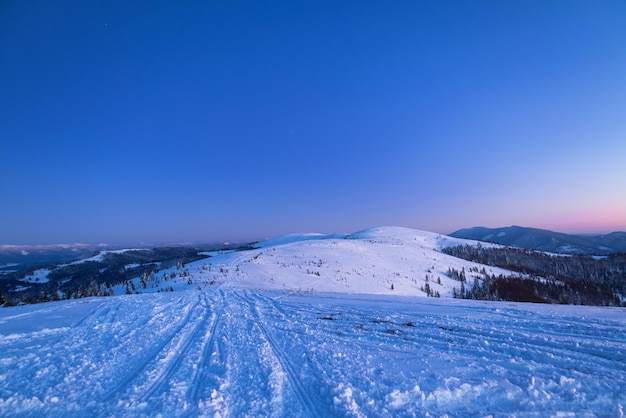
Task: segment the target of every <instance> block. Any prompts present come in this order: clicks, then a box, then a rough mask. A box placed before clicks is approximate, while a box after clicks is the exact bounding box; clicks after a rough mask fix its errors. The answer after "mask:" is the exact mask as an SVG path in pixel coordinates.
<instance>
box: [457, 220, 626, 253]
mask: <svg viewBox="0 0 626 418" xmlns="http://www.w3.org/2000/svg"><path fill="white" fill-rule="evenodd" d="M450 236H451V237H455V238H463V239H471V240H477V241H484V242H492V243H496V244H501V245H508V246H511V247H517V248H525V249H530V250H537V251H546V252H549V253H556V254H590V255H608V254H613V253H624V252H626V232H611V233H610V234H604V235H572V234H564V233H561V232H554V231H549V230H546V229H537V228H527V227H522V226H515V225H514V226H508V227H504V228H485V227H481V226H478V227H474V228H467V229H460V230H458V231H456V232H453V233H452V234H450Z"/></svg>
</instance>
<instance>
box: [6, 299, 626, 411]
mask: <svg viewBox="0 0 626 418" xmlns="http://www.w3.org/2000/svg"><path fill="white" fill-rule="evenodd" d="M0 334H1V335H0V416H36V415H40V416H157V415H158V414H162V416H211V417H214V416H222V417H225V416H230V417H241V416H254V417H257V416H285V417H298V416H301V417H309V416H311V417H312V416H316V417H328V416H357V417H364V416H368V417H369V416H402V417H405V416H406V417H413V416H416V417H421V416H445V415H447V416H537V417H546V416H605V417H606V416H615V417H618V416H621V414H622V406H623V405H625V404H626V310H624V309H623V308H596V307H579V306H550V305H534V304H512V303H484V302H475V301H465V300H463V301H462V300H456V299H427V298H419V297H399V296H387V295H341V294H311V293H296V292H279V291H269V290H265V291H261V290H258V291H256V290H235V289H210V290H188V291H181V292H173V293H152V294H143V295H128V296H117V297H109V298H89V299H81V300H72V301H62V302H51V303H46V304H40V305H29V306H20V307H13V308H6V309H2V310H0Z"/></svg>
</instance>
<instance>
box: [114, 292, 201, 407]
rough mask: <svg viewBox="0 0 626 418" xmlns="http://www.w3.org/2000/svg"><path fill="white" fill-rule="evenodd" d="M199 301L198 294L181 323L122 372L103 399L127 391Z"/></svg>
mask: <svg viewBox="0 0 626 418" xmlns="http://www.w3.org/2000/svg"><path fill="white" fill-rule="evenodd" d="M201 301H202V297H201V296H200V295H198V299H197V300H196V302H195V303H194V305H193V306H191V307H190V308H189V310H188V311H187V313H186V315H185V317H184V318H183V320H182V321H181V323H180V324H179V325H178V326H176V327H175V328H174V330H173V331H172V332H171V333H170V334H169V335H167V336H166V337H165V338H164V340H163V341H162V342H161V343H160V344H156V345H155V346H154V347H153V349H152V350H150V351H149V352H148V354H146V356H145V357H144V358H143V360H142V361H140V362H139V363H138V364H136V365H135V366H134V367H131V369H130V370H128V371H127V372H126V373H125V374H124V376H123V380H122V381H121V382H120V383H118V384H117V385H115V386H114V387H113V388H112V389H110V390H109V391H108V392H106V394H105V395H104V396H103V400H105V401H111V400H114V399H115V398H116V397H117V398H119V395H122V394H124V393H125V392H127V391H128V388H129V386H130V385H131V382H132V381H133V380H134V379H135V378H136V377H137V376H139V375H140V374H141V372H142V371H145V370H146V369H147V368H148V366H149V365H150V363H151V362H153V361H155V358H156V357H157V356H158V354H159V353H160V352H162V351H163V350H164V349H165V347H166V346H167V345H168V344H169V343H171V342H172V340H174V339H175V338H176V336H177V335H178V334H179V333H180V332H181V331H182V329H183V328H185V326H187V325H189V323H190V321H191V316H192V314H193V312H194V311H195V310H196V309H197V308H198V306H199V305H200V304H201Z"/></svg>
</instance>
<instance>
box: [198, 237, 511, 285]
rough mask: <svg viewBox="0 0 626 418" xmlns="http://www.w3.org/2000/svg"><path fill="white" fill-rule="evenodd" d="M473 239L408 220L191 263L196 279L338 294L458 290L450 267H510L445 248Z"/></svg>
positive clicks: (275, 242)
mask: <svg viewBox="0 0 626 418" xmlns="http://www.w3.org/2000/svg"><path fill="white" fill-rule="evenodd" d="M465 242H468V241H466V240H461V239H456V238H450V237H445V236H442V235H438V234H435V233H431V232H425V231H419V230H415V229H410V228H402V227H376V228H371V229H367V230H364V231H360V232H357V233H354V234H349V235H343V234H337V235H322V234H298V235H288V236H285V237H279V238H274V239H271V240H267V241H263V242H260V243H258V244H257V245H256V248H254V249H251V250H247V251H238V252H231V253H224V254H215V255H214V257H211V258H208V259H206V260H200V261H197V262H195V263H192V264H191V265H189V266H188V269H189V273H190V274H191V276H192V280H191V281H192V282H193V283H194V285H197V283H205V284H206V283H211V284H212V285H217V286H223V287H234V288H254V289H283V290H300V291H317V292H336V293H360V294H396V295H418V296H426V295H428V296H442V297H446V296H447V297H451V296H452V295H453V294H454V292H455V289H456V291H458V290H459V289H460V286H461V283H459V282H458V281H457V280H454V279H453V278H451V277H450V275H449V274H448V271H449V269H450V268H453V269H455V270H458V271H461V270H466V271H467V277H468V280H471V279H472V274H475V277H479V276H480V275H479V273H478V272H479V270H482V269H483V268H486V270H487V271H488V272H489V274H491V273H494V274H496V275H497V274H509V273H510V272H509V271H506V270H503V269H499V268H496V267H487V266H483V265H480V264H477V263H472V262H469V261H465V260H461V259H459V258H455V257H452V256H449V255H447V254H444V253H442V252H441V251H440V249H441V248H442V247H444V246H448V245H457V244H460V243H465Z"/></svg>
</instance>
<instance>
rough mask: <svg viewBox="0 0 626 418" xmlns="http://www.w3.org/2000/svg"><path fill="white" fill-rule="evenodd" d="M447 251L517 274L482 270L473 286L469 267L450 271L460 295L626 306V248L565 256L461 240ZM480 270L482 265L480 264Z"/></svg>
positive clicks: (445, 250) (456, 293)
mask: <svg viewBox="0 0 626 418" xmlns="http://www.w3.org/2000/svg"><path fill="white" fill-rule="evenodd" d="M442 251H443V252H444V253H446V254H449V255H452V256H454V257H458V258H462V259H464V260H468V261H472V262H476V263H480V264H485V265H489V266H494V267H501V268H504V269H507V270H511V271H514V272H517V273H518V274H517V275H509V276H504V275H502V274H501V275H498V276H496V275H495V274H491V275H489V274H488V273H487V272H486V271H485V270H484V269H482V270H481V271H479V272H478V273H479V275H478V276H479V277H480V280H479V279H478V278H476V276H474V277H475V279H474V282H473V283H472V286H468V285H466V284H465V283H466V277H465V272H464V271H461V272H459V271H457V270H454V269H451V270H450V271H449V272H448V275H449V276H450V277H452V278H454V279H456V280H459V281H460V282H461V284H462V290H459V291H456V289H455V295H456V296H457V297H460V298H467V299H481V300H510V301H518V302H542V303H559V304H577V305H596V306H626V254H623V253H620V254H612V255H609V256H603V257H594V256H590V255H573V256H564V255H556V254H549V253H544V252H540V251H533V250H526V249H518V248H511V247H487V246H482V245H480V244H478V245H468V244H466V245H459V246H456V247H447V248H444V249H443V250H442ZM476 270H478V269H476Z"/></svg>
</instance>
